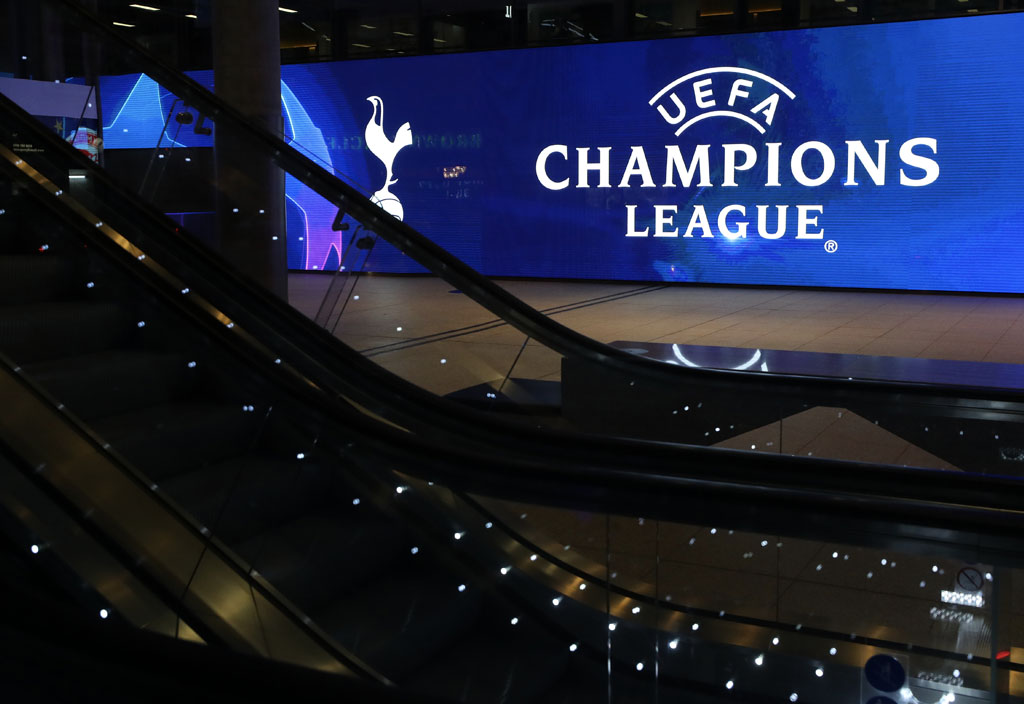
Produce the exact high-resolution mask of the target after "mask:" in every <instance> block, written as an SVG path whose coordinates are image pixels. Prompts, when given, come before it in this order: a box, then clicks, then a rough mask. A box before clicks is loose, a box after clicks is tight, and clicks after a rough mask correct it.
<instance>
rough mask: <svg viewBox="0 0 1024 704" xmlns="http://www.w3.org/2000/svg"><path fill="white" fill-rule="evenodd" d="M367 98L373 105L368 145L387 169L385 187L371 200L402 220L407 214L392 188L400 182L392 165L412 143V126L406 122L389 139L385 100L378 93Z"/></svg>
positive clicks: (367, 129) (368, 127)
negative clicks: (386, 130) (395, 176)
mask: <svg viewBox="0 0 1024 704" xmlns="http://www.w3.org/2000/svg"><path fill="white" fill-rule="evenodd" d="M367 100H368V101H369V102H370V103H371V104H372V105H373V115H372V116H371V117H370V121H369V122H367V123H366V132H365V133H364V137H365V139H366V147H367V149H369V150H370V153H371V154H373V155H374V156H375V157H377V158H378V159H380V160H381V163H383V164H384V169H385V170H386V176H385V178H384V187H383V188H381V189H380V190H379V191H377V192H376V193H374V194H373V195H372V196H371V197H370V200H371V201H373V202H374V203H376V204H377V205H379V206H380V207H382V208H383V209H384V210H385V211H387V212H388V213H390V214H391V215H393V216H395V217H396V218H398V219H399V220H401V219H402V216H403V215H404V214H405V210H404V209H403V208H402V201H400V200H399V199H398V198H397V197H396V196H395V194H394V193H392V192H391V190H390V189H391V186H393V185H395V184H396V183H398V179H396V178H394V175H393V172H392V167H393V166H394V163H395V157H396V156H398V152H400V151H402V149H404V148H405V147H408V146H409V145H410V144H412V128H410V127H409V123H408V122H406V123H405V124H403V125H402V126H401V127H399V128H398V132H396V133H395V138H394V139H388V137H387V135H385V134H384V101H383V100H381V99H380V98H379V97H377V96H376V95H371V96H370V97H369V98H367Z"/></svg>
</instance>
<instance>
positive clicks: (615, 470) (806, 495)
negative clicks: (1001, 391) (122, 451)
mask: <svg viewBox="0 0 1024 704" xmlns="http://www.w3.org/2000/svg"><path fill="white" fill-rule="evenodd" d="M23 117H24V116H23ZM27 119H28V120H31V118H30V117H28V118H27ZM26 126H27V125H26ZM58 141H60V140H58ZM60 147H61V150H60V155H65V154H70V155H74V154H75V152H74V150H71V149H70V148H69V147H68V146H67V145H66V144H63V142H61V143H60ZM36 190H37V191H38V190H39V189H38V188H37V189H36ZM38 197H40V198H41V199H42V200H43V201H44V202H45V201H46V200H47V199H50V202H51V203H52V204H53V205H52V209H53V210H54V211H55V212H57V214H58V215H60V216H61V217H62V218H63V219H64V220H65V222H67V223H68V224H69V225H71V226H73V227H75V228H76V230H77V231H78V233H79V235H80V237H81V238H82V239H83V240H84V241H85V242H87V243H89V244H90V247H91V248H93V249H94V251H107V252H112V251H115V250H114V249H113V247H114V246H113V245H112V243H111V241H110V239H109V238H107V237H106V235H103V234H102V233H101V232H100V230H98V229H97V228H96V227H94V225H93V223H92V222H91V221H86V220H84V219H82V218H81V217H78V216H76V215H75V214H74V213H72V212H71V210H70V205H69V204H68V203H69V199H68V198H53V197H52V196H51V195H50V194H49V193H46V194H43V195H39V196H38ZM118 206H119V208H120V209H121V210H122V211H123V212H126V213H127V212H131V211H132V204H131V203H119V204H118ZM128 234H131V233H128ZM182 241H184V240H182ZM120 257H121V258H122V259H124V258H125V257H126V254H125V252H123V251H122V252H120ZM129 258H130V257H129ZM132 261H134V259H133V260H132ZM124 266H128V264H127V263H125V264H124ZM130 271H131V272H133V273H134V274H135V275H136V276H139V277H142V278H144V279H147V280H148V285H149V286H150V287H151V288H153V289H154V290H161V291H162V296H163V298H164V299H165V302H166V303H167V304H168V305H170V306H172V307H173V308H176V309H178V310H179V312H181V313H182V314H183V315H185V316H187V317H191V318H192V319H193V320H195V322H196V324H198V325H202V326H203V327H204V328H205V331H206V333H207V334H209V335H211V336H212V337H213V338H214V339H217V340H218V341H219V342H220V343H221V344H222V345H224V346H225V347H227V348H228V349H230V350H232V352H233V354H235V355H236V356H237V358H238V360H239V363H240V364H243V365H246V366H248V367H249V368H250V369H253V370H254V371H257V372H258V373H259V374H260V376H261V378H262V379H263V382H264V383H266V384H269V385H271V386H272V387H273V389H274V391H275V395H277V394H280V395H282V396H283V397H285V398H290V399H292V401H293V403H291V404H289V407H290V410H289V413H290V414H292V415H293V416H294V418H295V419H297V421H298V422H304V423H305V424H308V425H309V426H310V427H314V426H315V427H323V428H325V429H326V430H327V431H328V432H325V433H324V434H323V436H322V438H321V441H320V444H321V447H330V448H333V449H332V451H336V452H338V453H340V454H342V455H347V454H348V453H350V452H360V453H362V456H363V457H369V458H373V459H374V460H375V463H376V464H377V465H379V466H381V467H388V468H394V469H400V470H401V471H403V472H406V473H408V474H411V475H414V476H419V477H421V478H424V479H427V480H436V481H440V482H443V483H445V484H446V485H448V486H450V487H452V488H456V489H459V490H462V491H472V492H475V493H480V494H485V495H492V496H497V497H499V498H505V499H512V500H515V499H517V498H525V499H527V500H529V501H532V502H534V503H549V504H552V505H559V506H566V507H576V508H583V509H586V510H592V511H594V510H601V511H608V512H624V513H637V512H639V514H640V515H646V516H650V517H652V518H655V517H662V518H666V519H675V520H683V517H685V519H692V518H693V517H694V516H695V515H702V514H701V513H700V512H701V511H703V510H706V509H709V508H710V509H711V510H715V511H722V509H723V508H724V507H728V510H730V511H732V512H733V520H736V521H741V520H748V519H755V520H761V521H762V526H761V528H760V529H762V530H764V529H767V527H766V526H765V525H764V523H765V521H767V523H768V524H770V525H773V526H774V525H783V524H785V525H787V526H788V528H787V530H788V531H789V533H788V534H793V532H792V531H797V534H799V533H802V532H806V531H808V530H811V531H812V532H814V533H815V534H820V532H821V526H822V525H823V524H826V523H833V524H836V525H839V524H842V525H843V526H844V528H846V529H849V530H854V531H859V532H861V533H863V534H872V533H873V534H875V535H876V537H875V538H873V539H877V534H878V533H880V532H884V533H888V534H889V535H891V536H892V539H894V540H897V541H898V540H903V539H906V540H913V541H921V540H924V541H928V542H934V543H938V544H943V545H949V544H957V545H963V546H965V549H967V550H976V549H977V548H978V547H979V546H981V545H984V546H985V548H986V550H990V551H992V552H994V553H996V554H1002V555H1003V556H1004V557H1003V558H1001V559H1004V560H1006V561H1011V562H1018V561H1020V560H1022V559H1024V543H1022V541H1020V540H1019V539H1018V538H1017V536H1019V535H1020V534H1021V530H1022V529H1024V501H1022V500H1021V498H1022V493H1024V486H1022V483H1021V482H1019V481H1016V480H1010V479H1001V478H998V477H972V476H968V475H964V474H961V473H954V472H939V471H929V470H905V469H902V468H893V467H889V466H884V465H882V466H880V465H873V464H868V463H857V462H845V461H838V460H824V459H819V458H795V457H789V456H784V455H767V454H760V453H755V452H745V451H737V450H725V449H719V448H704V447H689V446H679V445H672V444H668V443H655V442H643V441H633V440H618V439H600V438H591V437H584V436H576V435H569V434H563V433H553V432H552V433H544V434H535V435H534V437H533V441H532V444H529V445H524V446H522V447H519V446H517V445H516V444H515V442H509V443H506V444H504V445H496V446H495V447H492V448H486V447H484V446H482V445H481V444H479V443H477V444H471V443H465V442H460V437H459V435H458V434H456V433H452V432H445V431H442V432H437V433H423V434H419V435H417V434H410V433H408V432H406V431H404V430H400V429H396V428H395V427H393V426H391V425H389V424H387V423H383V422H380V421H378V420H375V419H374V418H371V417H370V416H367V415H366V414H365V413H363V412H361V411H359V410H357V409H356V408H354V407H353V406H351V405H349V404H347V403H343V402H339V399H337V398H335V397H334V396H332V395H330V394H325V393H324V389H323V388H321V386H320V385H319V384H318V383H317V380H316V379H315V378H308V377H307V379H306V380H305V381H302V380H297V379H296V377H295V376H294V375H293V374H290V373H284V372H285V366H284V365H278V364H276V363H275V361H274V360H272V359H271V358H269V357H267V356H266V350H265V349H264V350H262V351H255V350H254V349H253V347H252V345H251V343H249V342H247V339H246V338H243V337H241V336H240V335H239V334H238V333H237V330H235V331H234V332H232V333H229V332H228V330H227V329H226V327H225V326H224V325H223V323H222V321H220V320H216V319H213V318H210V317H209V316H206V317H205V318H204V317H203V315H201V314H200V313H198V312H197V311H196V310H194V309H192V308H190V307H189V304H188V301H189V300H190V299H189V298H188V297H184V296H181V295H179V292H178V291H177V290H176V288H175V287H173V286H169V285H168V282H167V281H165V280H159V279H158V277H157V275H156V274H155V273H154V272H153V271H151V270H149V269H147V268H146V267H140V266H132V267H131V268H130ZM256 303H258V301H257V302H256ZM278 305H281V306H284V304H282V303H278ZM256 307H257V309H258V306H256ZM288 310H289V311H291V312H290V315H291V317H293V318H300V319H301V315H300V314H299V313H298V312H296V311H294V310H291V309H290V308H289V309H288ZM247 318H248V319H253V320H255V319H257V318H258V315H257V314H254V313H250V314H249V315H248V316H247ZM306 324H308V325H312V323H311V322H309V321H308V320H306ZM316 330H317V332H318V333H319V334H321V335H325V336H326V333H323V331H320V330H319V329H316ZM333 343H334V344H335V345H336V346H337V349H342V348H343V346H342V345H340V343H338V342H337V341H333ZM349 353H352V354H356V353H354V352H352V351H351V350H349ZM357 356H358V355H357ZM364 363H365V364H369V365H371V366H373V365H372V363H370V362H366V361H365V360H364ZM350 381H351V380H350ZM357 382H358V383H357ZM359 383H362V382H360V381H359V380H358V379H357V380H356V381H355V382H352V383H350V386H352V388H358V386H359ZM403 383H405V382H403ZM766 478H767V479H768V480H769V483H767V484H766V483H765V480H766ZM950 497H953V499H954V500H952V501H951V498H950ZM739 514H742V516H740V517H737V516H738V515H739ZM722 515H723V514H722V513H721V512H719V513H717V514H716V515H715V518H721V517H722ZM794 519H795V520H796V521H797V522H798V523H797V524H794V522H793V520H794ZM786 521H789V523H786ZM716 522H717V521H716Z"/></svg>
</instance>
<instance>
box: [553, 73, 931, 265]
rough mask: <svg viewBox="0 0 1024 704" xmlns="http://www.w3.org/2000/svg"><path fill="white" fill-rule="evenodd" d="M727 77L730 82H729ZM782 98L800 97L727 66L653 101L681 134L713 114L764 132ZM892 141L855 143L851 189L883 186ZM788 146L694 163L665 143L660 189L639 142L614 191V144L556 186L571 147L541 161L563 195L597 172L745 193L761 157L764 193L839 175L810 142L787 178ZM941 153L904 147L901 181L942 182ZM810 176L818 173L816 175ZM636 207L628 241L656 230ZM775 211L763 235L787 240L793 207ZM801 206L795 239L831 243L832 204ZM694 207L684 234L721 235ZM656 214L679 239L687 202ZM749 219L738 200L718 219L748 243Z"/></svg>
mask: <svg viewBox="0 0 1024 704" xmlns="http://www.w3.org/2000/svg"><path fill="white" fill-rule="evenodd" d="M745 76H746V77H745ZM748 77H749V78H748ZM723 78H724V79H726V80H721V79H723ZM751 79H755V80H751ZM755 81H756V83H755ZM782 96H785V97H786V98H788V99H789V100H793V99H795V98H796V94H795V93H794V92H793V91H792V90H790V89H789V88H788V87H786V86H785V85H784V84H783V83H781V82H780V81H777V80H775V79H774V78H772V77H771V76H768V75H765V74H763V73H760V72H758V71H754V70H751V69H748V68H741V67H736V66H731V67H730V66H719V67H714V68H706V69H701V70H699V71H693V72H692V73H688V74H686V75H684V76H682V77H680V78H677V79H676V80H674V81H672V82H671V83H669V84H668V85H666V86H665V87H664V88H662V89H661V90H659V91H658V92H657V94H655V96H654V97H653V98H651V99H650V101H649V104H650V105H651V106H654V107H655V108H656V109H657V112H658V114H659V115H660V116H661V118H662V119H664V121H665V122H666V123H668V124H669V125H670V126H672V127H673V128H675V136H676V137H679V136H681V135H682V134H683V132H685V131H686V129H687V128H688V127H690V126H692V125H694V124H696V123H697V122H701V121H703V120H706V119H708V118H731V119H733V120H738V121H740V122H741V123H746V125H748V126H749V127H751V128H753V129H754V130H755V131H756V132H757V133H759V134H762V135H764V134H766V133H767V132H768V130H769V128H770V127H771V126H772V123H773V122H774V120H775V117H776V111H777V109H778V107H779V102H780V99H781V97H782ZM726 108H727V109H726ZM677 125H678V127H676V126H677ZM890 141H891V140H889V139H874V140H873V142H874V147H873V151H869V148H868V147H867V146H865V141H864V140H846V142H845V155H846V158H845V165H846V166H845V175H846V176H845V180H843V185H844V186H855V187H856V186H861V185H862V184H861V182H860V181H858V180H857V178H858V171H862V172H863V175H864V176H867V178H868V179H869V180H870V182H871V183H873V184H874V185H876V186H884V185H885V173H886V161H887V158H888V154H889V150H888V145H889V142H890ZM713 146H715V149H716V152H715V155H716V158H720V159H721V164H722V169H721V173H722V179H721V182H720V183H717V184H715V183H712V179H711V176H710V174H711V158H712V157H711V154H712V151H711V150H712V147H713ZM783 146H784V145H783V143H782V142H765V143H763V144H762V145H760V147H761V149H760V150H759V149H758V146H755V145H753V144H748V143H745V142H740V143H725V144H721V145H711V144H696V145H692V147H691V148H690V150H689V157H687V156H686V155H685V154H684V153H683V151H682V149H681V147H680V146H679V145H676V144H669V145H666V146H665V148H664V154H663V155H661V154H658V155H657V157H658V158H660V159H661V162H662V163H664V168H663V169H662V170H660V171H659V172H658V173H659V174H661V173H663V174H664V178H663V179H661V180H660V181H659V182H658V183H656V182H655V178H654V172H652V169H651V165H650V164H651V159H649V158H648V152H647V149H646V148H645V147H644V146H643V145H639V146H631V147H630V148H629V149H630V154H629V157H628V159H627V160H626V162H625V166H624V167H622V168H621V169H619V170H616V171H615V174H616V175H618V174H621V177H620V178H619V179H617V181H618V183H617V186H613V185H612V180H611V177H612V158H613V154H612V151H613V148H612V147H597V148H592V147H575V152H576V157H575V158H576V171H575V176H576V177H575V181H574V180H573V178H572V177H571V175H567V176H566V177H565V178H563V179H561V180H559V181H555V180H554V179H553V178H552V177H551V176H550V175H549V173H548V164H549V161H550V160H551V159H552V157H554V156H556V155H557V156H559V157H561V159H562V160H564V161H569V146H568V145H566V144H551V145H548V146H547V147H544V149H542V150H541V152H540V154H539V155H538V156H537V162H536V172H537V180H538V181H539V182H540V184H541V185H542V186H544V188H547V189H549V190H552V191H560V190H563V189H566V188H569V187H570V186H575V187H576V188H591V187H592V186H591V179H590V175H591V173H594V174H595V177H596V180H597V183H596V184H595V185H594V186H593V187H595V188H613V187H617V188H630V187H631V186H632V185H633V183H632V181H633V180H634V179H637V180H639V182H640V187H641V188H658V187H660V188H663V189H676V179H678V180H679V183H680V186H681V187H682V188H690V187H691V186H692V185H693V184H694V180H695V178H696V186H697V187H698V188H714V187H716V186H718V187H721V188H740V187H741V184H740V183H739V182H738V181H737V178H742V176H740V175H739V174H740V172H745V171H750V170H751V169H752V168H753V167H754V166H755V165H756V164H757V163H758V161H759V160H760V159H763V160H764V162H765V163H766V173H765V178H763V179H762V181H763V182H762V181H758V182H756V183H750V184H744V185H745V186H748V189H747V190H748V191H749V190H759V189H760V187H762V186H763V188H764V189H769V188H779V187H781V186H782V182H781V181H780V178H788V179H789V180H791V181H795V182H796V183H798V184H799V185H801V186H804V187H806V188H815V187H817V186H821V185H822V184H824V183H826V182H827V181H829V180H830V179H832V178H833V176H834V175H835V174H836V150H834V149H833V148H832V147H830V146H829V145H828V144H826V143H824V142H820V141H807V142H804V143H802V144H800V145H799V146H797V147H796V148H795V149H793V150H792V153H791V155H790V158H789V160H788V167H789V171H788V175H787V176H782V175H780V171H781V166H780V165H781V163H782V161H783V160H782V156H781V154H782V149H783ZM915 148H917V149H919V150H923V151H924V152H927V153H930V154H931V155H932V156H928V155H926V153H922V152H921V151H919V152H915V151H914V150H915ZM592 150H593V151H596V152H597V157H596V158H592V157H591V151H592ZM937 153H938V145H937V141H936V140H935V139H933V138H930V137H916V138H912V139H908V140H906V141H904V142H903V143H902V144H901V145H900V147H899V160H900V161H901V162H902V167H901V168H900V170H899V183H900V185H902V186H908V187H923V186H928V185H930V184H932V183H934V182H935V181H936V179H938V177H939V173H940V168H939V164H938V162H937V161H936V160H935V158H934V155H936V154H937ZM719 154H720V156H719ZM809 154H812V155H817V157H816V160H817V161H820V170H819V171H818V172H817V173H816V174H814V172H813V170H811V169H809V167H808V166H807V156H808V155H809ZM813 158H815V157H812V159H813ZM915 168H916V169H918V170H919V172H920V175H918V176H914V175H912V174H913V173H914V172H913V169H915ZM908 169H910V171H908ZM809 170H810V171H811V174H814V175H809V173H808V171H809ZM862 178H863V176H862ZM769 193H770V192H769V191H767V190H765V191H760V192H758V196H759V197H767V195H768V194H769ZM637 207H638V206H637V205H636V204H626V206H625V208H626V216H625V222H626V235H625V236H626V237H648V236H650V235H651V227H644V228H643V229H642V230H640V229H638V228H637V225H636V222H637V214H636V211H637ZM772 207H773V206H771V205H766V204H758V205H755V206H754V208H755V209H756V212H757V216H756V228H757V235H758V236H759V237H761V238H763V239H766V240H778V239H781V238H783V237H784V236H785V235H786V234H787V232H788V231H789V228H788V223H789V222H790V218H789V216H788V211H789V208H790V205H788V204H785V205H775V206H774V209H775V211H776V212H775V213H774V215H769V209H770V208H772ZM792 207H793V208H794V209H795V210H796V227H795V239H798V240H821V239H823V238H824V232H825V230H824V225H823V224H821V223H819V217H820V216H822V215H823V213H824V206H823V205H813V204H795V205H793V206H792ZM690 210H691V212H690V215H689V216H688V218H684V220H683V221H684V222H685V223H686V225H685V230H684V232H683V234H682V237H684V238H693V237H694V236H695V235H698V234H699V237H701V238H714V236H715V234H714V230H713V229H712V225H711V221H710V220H709V218H708V214H707V211H706V208H705V206H704V205H702V204H695V205H693V206H692V207H691V208H690ZM653 211H654V234H653V236H654V237H679V236H680V234H679V229H680V228H679V227H678V226H677V224H676V215H677V213H678V211H679V206H678V205H675V204H671V205H654V206H653ZM733 215H735V216H736V218H735V219H731V218H730V216H733ZM746 218H747V207H746V206H745V205H742V204H730V205H726V206H725V207H723V208H722V209H721V210H720V211H719V212H718V214H717V217H716V218H713V219H714V221H715V223H716V224H717V231H718V233H719V234H720V235H721V236H723V237H725V238H726V239H729V240H735V239H745V238H746V237H747V229H748V227H749V225H750V224H751V222H750V220H748V219H746ZM730 222H732V224H731V225H730ZM837 250H838V243H837V242H836V241H835V240H834V239H830V240H829V241H828V242H826V243H825V251H827V252H829V253H834V252H836V251H837Z"/></svg>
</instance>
